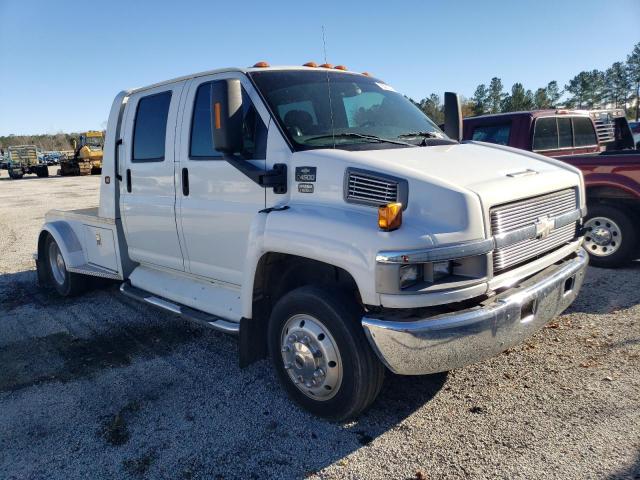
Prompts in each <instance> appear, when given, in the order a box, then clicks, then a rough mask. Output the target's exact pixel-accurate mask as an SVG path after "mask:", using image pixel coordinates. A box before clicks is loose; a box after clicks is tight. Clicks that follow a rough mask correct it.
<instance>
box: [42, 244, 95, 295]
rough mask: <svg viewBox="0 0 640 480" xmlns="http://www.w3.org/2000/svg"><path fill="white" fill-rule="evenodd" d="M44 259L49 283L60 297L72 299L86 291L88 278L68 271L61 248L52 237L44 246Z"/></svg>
mask: <svg viewBox="0 0 640 480" xmlns="http://www.w3.org/2000/svg"><path fill="white" fill-rule="evenodd" d="M44 257H45V265H46V270H47V276H48V279H49V283H50V284H51V286H53V288H54V289H55V290H56V292H58V294H59V295H61V296H63V297H72V296H75V295H79V294H80V293H82V292H84V291H85V290H86V288H87V284H88V282H87V278H86V277H85V276H84V275H80V274H78V273H73V272H69V271H68V270H67V267H66V265H65V263H64V258H62V253H61V252H60V248H59V247H58V244H57V243H56V241H55V240H54V239H53V237H52V236H51V235H49V236H48V237H47V240H46V242H45V245H44Z"/></svg>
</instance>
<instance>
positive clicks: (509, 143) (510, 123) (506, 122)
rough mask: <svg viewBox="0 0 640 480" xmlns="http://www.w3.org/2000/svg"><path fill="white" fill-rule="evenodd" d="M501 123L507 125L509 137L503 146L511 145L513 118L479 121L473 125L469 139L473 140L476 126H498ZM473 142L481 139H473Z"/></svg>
mask: <svg viewBox="0 0 640 480" xmlns="http://www.w3.org/2000/svg"><path fill="white" fill-rule="evenodd" d="M502 125H507V126H508V127H509V138H508V139H507V144H506V145H505V146H507V147H509V146H511V134H512V133H513V120H512V119H507V120H502V121H493V122H490V123H480V124H479V125H475V126H474V127H473V131H472V132H471V140H473V134H474V133H476V129H478V128H490V127H500V126H502ZM473 141H474V142H480V141H483V140H473ZM486 143H493V142H486ZM496 145H500V144H498V143H496Z"/></svg>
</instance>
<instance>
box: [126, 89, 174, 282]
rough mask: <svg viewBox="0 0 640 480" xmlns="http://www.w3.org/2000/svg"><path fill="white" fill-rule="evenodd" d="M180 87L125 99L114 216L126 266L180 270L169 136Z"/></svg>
mask: <svg viewBox="0 0 640 480" xmlns="http://www.w3.org/2000/svg"><path fill="white" fill-rule="evenodd" d="M183 86H184V82H180V83H175V84H170V85H164V86H160V87H155V88H152V89H149V90H144V91H143V92H138V93H134V94H133V95H131V97H130V98H129V102H128V105H127V114H126V118H125V128H124V137H123V145H122V147H121V150H120V152H121V155H122V157H123V161H122V162H121V166H120V167H119V171H120V174H121V175H122V181H121V182H120V183H121V184H120V211H121V214H122V219H123V223H124V226H125V229H126V235H127V244H128V246H129V256H130V257H131V259H132V260H134V261H137V262H141V263H146V264H154V265H158V266H162V267H169V268H173V269H176V270H184V262H183V258H182V251H181V248H180V242H179V240H178V232H177V227H176V209H175V204H176V189H175V176H174V175H175V163H174V160H175V158H174V157H175V155H174V150H175V148H174V144H175V130H176V119H177V112H178V106H179V104H180V95H181V92H182V89H183Z"/></svg>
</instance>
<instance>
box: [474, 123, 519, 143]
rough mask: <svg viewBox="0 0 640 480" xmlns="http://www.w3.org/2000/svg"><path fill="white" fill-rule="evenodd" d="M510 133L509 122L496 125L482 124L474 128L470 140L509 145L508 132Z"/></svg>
mask: <svg viewBox="0 0 640 480" xmlns="http://www.w3.org/2000/svg"><path fill="white" fill-rule="evenodd" d="M510 133H511V122H509V123H501V124H498V125H482V126H479V127H476V128H474V130H473V136H472V137H471V139H472V140H477V141H479V142H489V143H497V144H498V145H509V134H510Z"/></svg>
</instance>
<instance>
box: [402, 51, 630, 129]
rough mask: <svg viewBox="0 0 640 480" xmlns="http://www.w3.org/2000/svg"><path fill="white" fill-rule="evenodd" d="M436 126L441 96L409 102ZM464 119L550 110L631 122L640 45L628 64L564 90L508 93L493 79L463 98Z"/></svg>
mask: <svg viewBox="0 0 640 480" xmlns="http://www.w3.org/2000/svg"><path fill="white" fill-rule="evenodd" d="M410 100H411V101H412V102H413V103H414V104H415V105H417V106H418V107H419V108H420V109H421V110H422V111H423V112H424V113H426V114H427V115H428V116H429V117H430V118H431V119H432V120H434V121H435V122H436V123H438V124H441V123H443V122H444V106H443V105H442V102H441V99H440V96H439V95H437V94H435V93H432V94H431V95H429V96H428V97H426V98H423V99H422V100H420V101H418V102H416V101H414V100H413V99H410ZM461 104H462V114H463V116H465V117H469V116H474V115H484V114H488V113H502V112H517V111H522V110H540V109H547V108H558V107H566V108H578V109H597V108H611V107H615V108H623V109H625V112H626V115H627V116H628V117H629V118H633V117H635V119H636V121H637V120H638V116H639V114H640V112H639V109H640V43H637V44H636V45H635V47H634V48H633V51H632V52H631V53H630V54H629V55H627V59H626V61H620V62H615V63H613V64H612V65H611V66H610V67H609V68H607V69H606V70H604V71H602V70H597V69H595V70H590V71H583V72H580V73H579V74H577V75H576V76H575V77H573V78H572V79H571V80H569V83H567V84H566V85H565V86H564V88H563V89H561V87H560V86H559V85H558V82H557V81H556V80H552V81H550V82H549V83H548V84H547V85H546V86H543V87H539V88H537V89H535V90H529V89H525V87H524V85H523V84H522V83H520V82H516V83H514V84H513V86H512V87H511V91H505V89H504V85H503V84H502V80H500V78H498V77H493V78H492V79H491V81H490V82H489V83H488V85H487V84H484V83H482V84H480V85H478V86H477V88H476V90H475V92H474V93H473V97H471V98H464V97H462V98H461Z"/></svg>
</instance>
